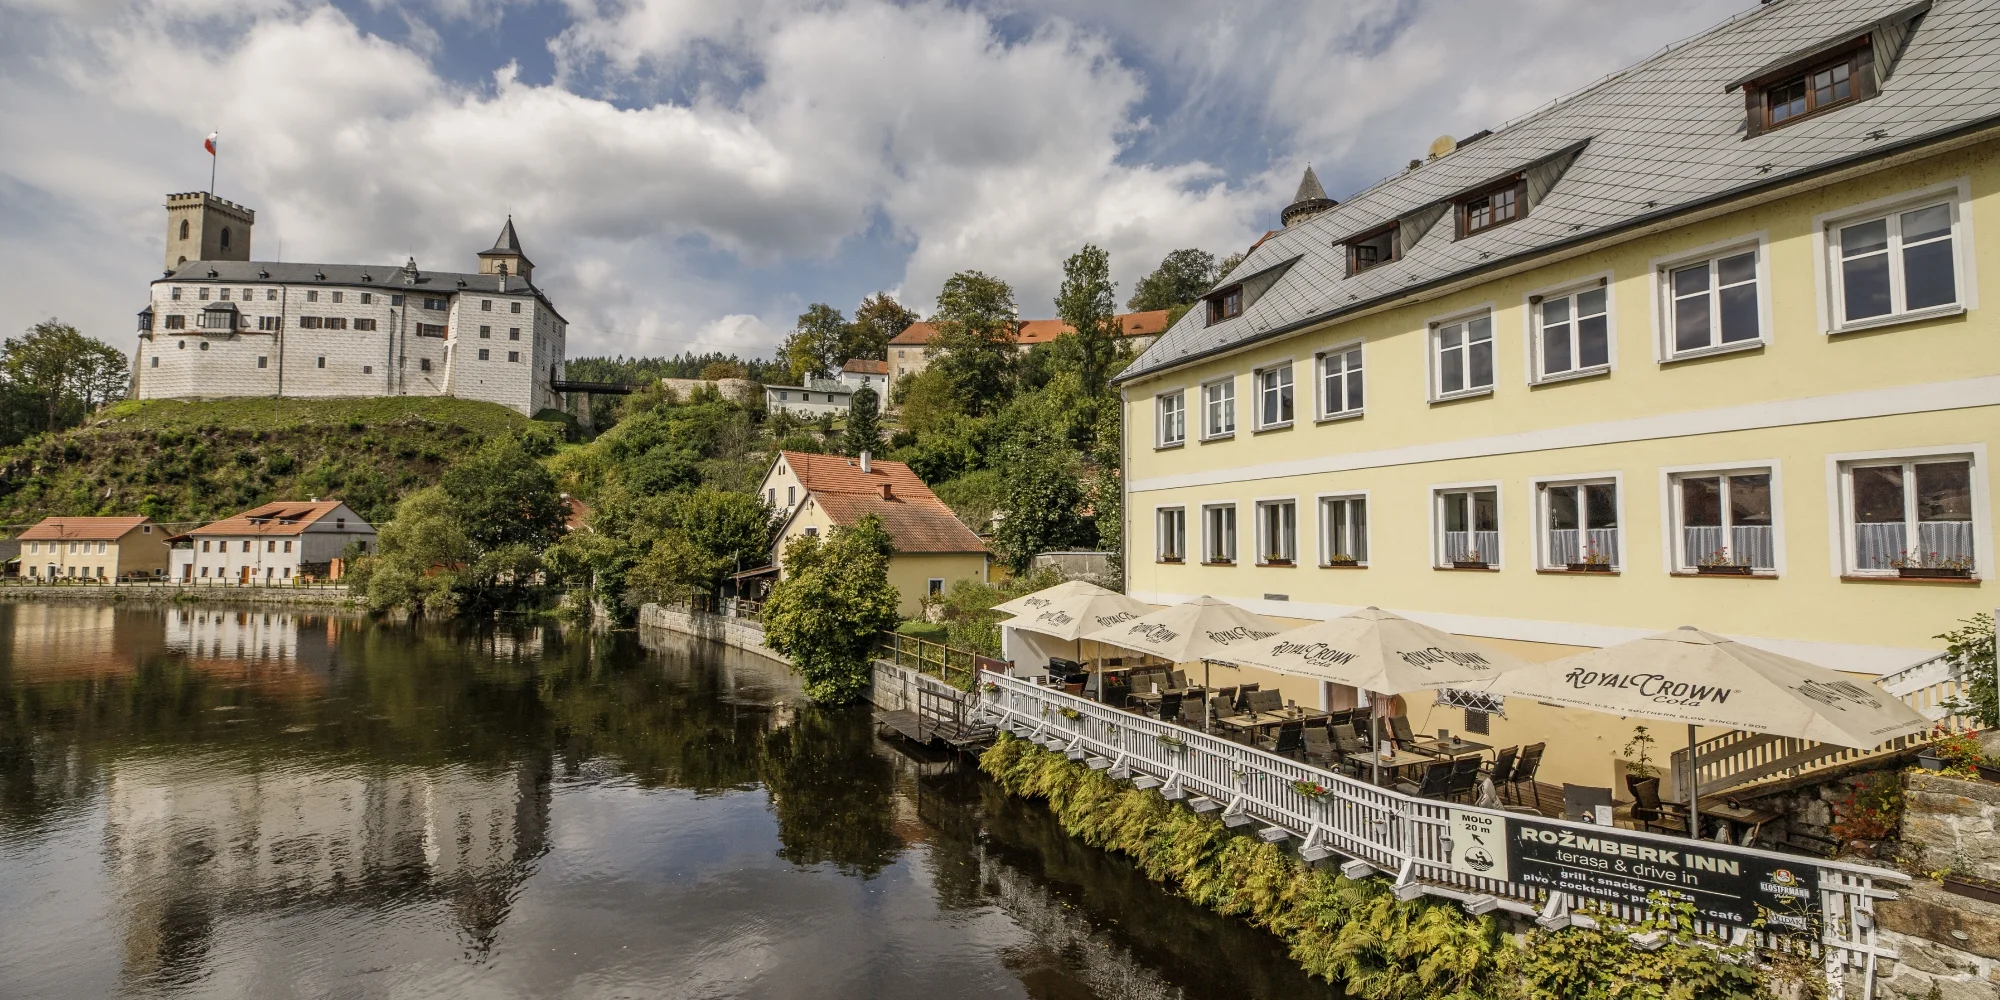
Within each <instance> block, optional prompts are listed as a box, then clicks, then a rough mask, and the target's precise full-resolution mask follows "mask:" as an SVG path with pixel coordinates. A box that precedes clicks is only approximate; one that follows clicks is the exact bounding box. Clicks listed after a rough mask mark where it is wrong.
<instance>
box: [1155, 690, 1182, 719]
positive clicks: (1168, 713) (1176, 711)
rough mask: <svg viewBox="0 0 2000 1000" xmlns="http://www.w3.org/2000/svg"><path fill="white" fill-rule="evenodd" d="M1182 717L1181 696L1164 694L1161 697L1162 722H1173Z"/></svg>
mask: <svg viewBox="0 0 2000 1000" xmlns="http://www.w3.org/2000/svg"><path fill="white" fill-rule="evenodd" d="M1180 717H1181V696H1180V695H1177V694H1163V695H1161V696H1160V721H1161V722H1173V721H1174V720H1176V719H1179V718H1180Z"/></svg>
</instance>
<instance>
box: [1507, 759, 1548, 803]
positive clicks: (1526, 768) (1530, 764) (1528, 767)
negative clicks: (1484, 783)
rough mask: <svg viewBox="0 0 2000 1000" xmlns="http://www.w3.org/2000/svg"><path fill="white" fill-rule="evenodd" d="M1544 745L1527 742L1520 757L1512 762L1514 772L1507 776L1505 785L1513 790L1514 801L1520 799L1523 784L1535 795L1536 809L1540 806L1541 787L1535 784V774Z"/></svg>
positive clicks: (1540, 762)
mask: <svg viewBox="0 0 2000 1000" xmlns="http://www.w3.org/2000/svg"><path fill="white" fill-rule="evenodd" d="M1546 747H1547V744H1544V743H1530V744H1528V746H1527V747H1526V748H1524V749H1522V751H1521V757H1520V759H1519V760H1516V761H1515V762H1514V773H1513V774H1511V775H1509V776H1508V777H1507V787H1508V788H1511V789H1513V790H1514V801H1516V802H1519V801H1521V791H1520V788H1521V786H1522V785H1524V784H1525V785H1527V786H1528V791H1529V792H1532V793H1533V794H1534V796H1535V808H1536V809H1540V808H1541V807H1542V789H1541V786H1539V785H1537V784H1535V775H1536V773H1538V772H1539V771H1541V769H1542V751H1543V750H1544V749H1546Z"/></svg>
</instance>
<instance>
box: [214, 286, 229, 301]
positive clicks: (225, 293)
mask: <svg viewBox="0 0 2000 1000" xmlns="http://www.w3.org/2000/svg"><path fill="white" fill-rule="evenodd" d="M216 297H217V298H219V299H221V300H222V301H224V302H227V301H229V289H227V288H224V289H222V290H220V291H219V292H217V293H216Z"/></svg>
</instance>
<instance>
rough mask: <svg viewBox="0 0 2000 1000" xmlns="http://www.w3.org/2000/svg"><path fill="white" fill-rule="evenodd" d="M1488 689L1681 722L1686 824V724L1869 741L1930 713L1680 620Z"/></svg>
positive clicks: (1695, 814)
mask: <svg viewBox="0 0 2000 1000" xmlns="http://www.w3.org/2000/svg"><path fill="white" fill-rule="evenodd" d="M1491 690H1492V691H1493V692H1494V693H1496V694H1507V695H1513V696H1517V697H1522V698H1532V699H1534V700H1536V701H1540V702H1547V703H1549V704H1552V705H1569V706H1573V707H1576V708H1588V709H1591V710H1593V711H1598V712H1609V713H1611V714H1614V715H1629V716H1637V717H1639V718H1644V719H1652V720H1657V721H1660V722H1669V723H1673V722H1678V723H1685V724H1686V725H1687V727H1688V789H1687V796H1688V832H1689V834H1691V835H1698V834H1699V832H1700V828H1701V814H1700V805H1699V802H1698V801H1697V795H1698V791H1699V789H1698V786H1699V784H1700V781H1699V780H1698V778H1697V777H1696V769H1695V765H1696V763H1697V761H1696V760H1695V750H1694V747H1695V738H1694V733H1695V727H1696V726H1719V727H1722V728H1725V729H1742V730H1747V731H1749V732H1753V733H1768V734H1771V735H1774V736H1788V737H1792V738H1794V739H1804V740H1814V741H1816V742H1820V743H1832V744H1835V745H1838V746H1844V747H1855V748H1858V749H1862V750H1868V749H1873V748H1874V747H1877V746H1880V745H1881V744H1883V743H1885V742H1887V741H1889V740H1892V739H1895V738H1897V737H1899V736H1909V735H1912V734H1915V733H1920V732H1923V731H1924V730H1925V729H1928V728H1929V727H1930V721H1929V720H1927V719H1925V718H1924V717H1923V716H1922V715H1919V714H1918V713H1917V710H1916V709H1914V708H1911V707H1910V706H1908V705H1905V704H1904V703H1903V702H1902V701H1900V700H1899V699H1897V698H1896V697H1895V696H1893V695H1891V694H1889V693H1888V692H1886V691H1883V690H1882V689H1881V688H1878V687H1875V686H1873V685H1863V684H1859V683H1856V682H1855V681H1854V680H1853V679H1852V678H1850V677H1848V676H1847V675H1846V674H1842V673H1840V672H1839V671H1836V670H1829V669H1827V668H1825V667H1820V666H1814V665H1813V664H1810V663H1807V662H1805V661H1804V660H1795V659H1792V658H1791V657H1789V656H1781V655H1779V654H1777V653H1772V652H1767V651H1765V650H1762V649H1758V648H1756V647H1755V646H1746V645H1744V644H1743V643H1740V642H1736V641H1734V640H1732V639H1726V638H1723V637H1722V636H1719V635H1714V634H1712V633H1709V632H1703V631H1702V630H1700V629H1698V628H1695V627H1694V626H1692V625H1683V626H1681V627H1680V628H1677V629H1674V630H1672V631H1668V632H1661V633H1658V634H1656V635H1649V636H1646V637H1645V638H1642V639H1634V640H1632V641H1631V642H1625V643H1620V644H1618V645H1616V646H1606V647H1605V648H1603V649H1597V650H1592V651H1590V652H1588V653H1579V654H1577V655H1575V656H1571V657H1565V658H1564V659H1560V660H1554V661H1551V662H1549V663H1539V664H1535V665H1533V666H1530V667H1527V668H1525V669H1521V670H1512V671H1508V672H1506V673H1504V674H1502V675H1501V676H1500V677H1499V678H1498V679H1497V680H1496V681H1495V682H1494V683H1493V686H1492V688H1491Z"/></svg>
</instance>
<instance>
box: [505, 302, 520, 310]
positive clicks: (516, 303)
mask: <svg viewBox="0 0 2000 1000" xmlns="http://www.w3.org/2000/svg"><path fill="white" fill-rule="evenodd" d="M508 304H509V305H511V306H513V308H512V309H511V310H509V311H510V312H514V313H519V312H520V311H521V304H520V303H519V302H510V303H508Z"/></svg>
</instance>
